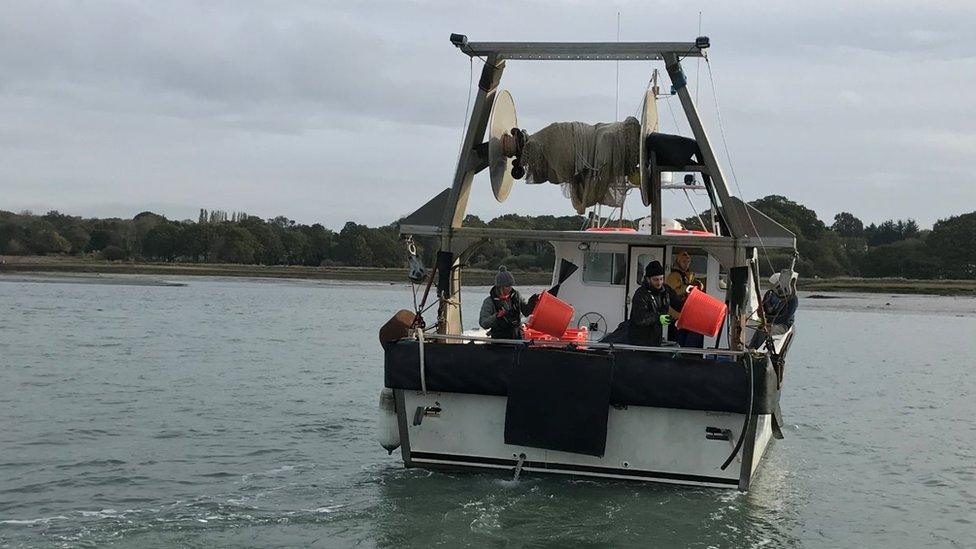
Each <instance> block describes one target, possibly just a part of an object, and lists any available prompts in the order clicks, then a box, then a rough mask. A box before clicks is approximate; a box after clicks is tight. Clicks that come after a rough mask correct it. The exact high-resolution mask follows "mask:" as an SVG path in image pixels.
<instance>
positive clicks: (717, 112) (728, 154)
mask: <svg viewBox="0 0 976 549" xmlns="http://www.w3.org/2000/svg"><path fill="white" fill-rule="evenodd" d="M705 67H706V68H707V69H708V81H709V83H710V84H711V87H712V99H713V100H714V102H715V115H716V117H717V118H718V129H719V132H720V133H721V134H722V146H723V147H725V158H727V159H728V161H729V171H730V172H731V173H732V181H734V182H735V188H736V190H738V191H739V197H740V200H742V203H743V205H744V206H745V207H744V208H743V209H744V210H745V212H746V217H748V218H749V224H750V225H752V231H753V233H754V234H755V235H756V238H757V239H759V247H760V248H762V251H763V255H764V256H766V263H767V264H768V265H769V270H770V271H772V272H776V269H775V268H774V267H773V262H772V261H771V260H770V259H769V252H768V251H767V250H766V245H765V244H764V243H763V238H762V235H761V234H759V229H757V228H756V222H755V221H753V219H752V214H751V213H750V212H749V205H748V204H747V203H746V202H745V200H744V199H742V198H741V197H742V196H743V194H742V187H741V186H739V178H738V177H736V175H735V165H734V164H733V163H732V153H731V152H729V142H728V140H727V139H726V138H725V124H724V123H723V122H722V111H721V109H719V106H718V94H716V93H715V77H714V76H713V75H712V62H711V60H710V59H709V58H708V56H707V55H706V56H705Z"/></svg>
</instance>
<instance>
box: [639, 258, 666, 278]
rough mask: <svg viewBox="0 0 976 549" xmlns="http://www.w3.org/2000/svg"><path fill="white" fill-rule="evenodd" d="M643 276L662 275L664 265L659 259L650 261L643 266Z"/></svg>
mask: <svg viewBox="0 0 976 549" xmlns="http://www.w3.org/2000/svg"><path fill="white" fill-rule="evenodd" d="M644 276H664V266H663V265H661V262H660V261H656V260H655V261H651V262H650V263H648V264H647V267H645V268H644Z"/></svg>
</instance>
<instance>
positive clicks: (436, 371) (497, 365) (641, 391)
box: [384, 339, 779, 418]
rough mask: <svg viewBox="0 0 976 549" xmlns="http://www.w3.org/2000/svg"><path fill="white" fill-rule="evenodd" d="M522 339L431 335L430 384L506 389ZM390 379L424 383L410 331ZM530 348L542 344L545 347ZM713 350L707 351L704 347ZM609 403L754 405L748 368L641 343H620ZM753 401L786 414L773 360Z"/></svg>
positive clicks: (393, 354) (398, 384)
mask: <svg viewBox="0 0 976 549" xmlns="http://www.w3.org/2000/svg"><path fill="white" fill-rule="evenodd" d="M523 347H524V346H523V345H505V344H491V345H480V344H474V343H465V344H446V343H430V342H428V343H427V344H426V345H425V347H424V353H425V357H426V365H427V367H426V375H427V379H426V381H427V389H428V390H430V391H443V392H448V393H468V394H480V395H498V396H506V395H508V394H509V389H510V385H509V382H510V378H511V376H512V372H513V369H514V368H515V363H516V359H517V354H518V353H520V352H525V351H522V350H521V349H522V348H523ZM384 348H385V383H386V386H387V387H390V388H392V389H410V390H419V389H420V352H419V349H418V348H417V342H416V341H413V340H408V339H404V340H401V341H398V342H396V343H387V344H385V345H384ZM526 350H532V351H533V352H534V351H539V350H543V349H539V348H536V349H532V348H531V347H529V348H527V349H526ZM562 352H563V353H567V354H576V355H579V356H583V357H586V358H584V359H583V360H594V361H600V360H604V359H605V357H607V356H609V355H610V354H611V353H607V352H605V351H595V350H579V351H562ZM703 352H707V351H703ZM612 356H613V379H612V381H611V388H610V403H611V404H618V405H632V406H654V407H660V408H678V409H685V410H706V411H714V412H734V413H740V414H741V413H745V412H747V411H748V409H749V374H748V371H749V370H748V368H747V366H746V364H745V362H743V360H744V359H740V362H725V361H720V360H714V359H704V358H701V357H695V356H686V355H682V356H680V357H677V358H676V357H674V356H672V355H671V354H666V353H653V352H640V351H620V350H618V351H613V353H612ZM752 383H753V407H752V411H753V412H754V413H757V414H769V413H773V414H775V415H776V416H777V418H778V416H779V390H778V388H777V383H776V373H775V371H774V370H773V367H772V364H770V363H769V361H767V360H757V361H756V362H755V364H754V365H753V375H752Z"/></svg>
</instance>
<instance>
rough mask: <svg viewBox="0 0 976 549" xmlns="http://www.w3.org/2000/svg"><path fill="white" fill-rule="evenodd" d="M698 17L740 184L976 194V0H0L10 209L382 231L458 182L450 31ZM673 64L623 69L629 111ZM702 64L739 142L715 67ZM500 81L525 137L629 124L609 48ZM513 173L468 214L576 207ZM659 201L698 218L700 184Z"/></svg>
mask: <svg viewBox="0 0 976 549" xmlns="http://www.w3.org/2000/svg"><path fill="white" fill-rule="evenodd" d="M699 9H700V10H701V11H702V12H703V17H702V28H703V31H702V32H703V34H706V35H708V36H710V37H711V40H712V49H711V50H710V56H711V67H712V73H713V76H714V81H715V84H716V92H717V95H718V99H719V103H718V104H719V106H720V107H721V113H722V118H723V120H724V123H725V130H726V135H727V137H728V142H729V148H730V150H731V153H732V157H733V158H732V159H733V167H734V168H735V172H736V175H737V176H738V180H739V183H740V185H741V187H742V194H743V195H744V197H745V198H746V199H754V198H758V197H761V196H765V195H767V194H771V193H776V194H782V195H786V196H787V197H790V198H791V199H793V200H796V201H798V202H800V203H803V204H805V205H807V206H809V207H811V208H813V209H814V210H816V211H817V213H818V214H819V215H820V217H821V219H824V220H825V221H827V222H828V224H829V223H830V221H831V220H832V219H833V215H834V214H835V213H837V212H838V211H842V210H848V211H852V212H854V213H855V214H857V215H858V216H860V217H861V218H862V219H863V220H864V221H865V222H871V221H880V220H883V219H886V218H889V217H893V218H907V217H912V218H915V219H917V220H918V221H919V223H920V224H921V225H923V226H929V225H931V223H932V222H934V221H935V220H937V219H939V218H940V217H946V216H948V215H951V214H958V213H962V212H966V211H972V210H974V209H976V184H974V183H976V182H974V179H973V176H972V173H973V172H974V169H976V109H974V107H973V105H972V97H973V95H974V93H976V92H974V90H976V53H974V52H976V38H974V36H976V33H974V32H973V30H972V29H973V28H976V3H973V2H954V3H943V2H900V1H898V0H885V1H881V2H871V1H860V2H849V1H844V2H829V1H821V2H816V3H811V2H803V3H792V2H791V3H786V2H763V3H758V2H754V3H742V2H735V3H734V5H733V3H727V2H722V3H710V2H701V3H698V4H696V3H692V2H674V1H667V2H647V1H641V2H632V3H627V2H622V3H615V4H611V3H609V2H603V1H597V2H568V3H567V2H541V3H530V2H498V1H493V2H488V1H484V2H480V3H467V2H460V1H445V2H437V1H432V2H403V1H398V2H393V3H389V4H387V3H375V2H369V3H367V2H355V1H348V0H346V1H342V2H328V1H314V2H284V1H268V2H260V1H259V2H245V1H241V0H233V1H226V2H220V1H212V2H203V1H198V2H182V1H167V2H157V1H148V0H146V1H142V2H138V1H131V2H95V1H86V0H71V1H65V2H57V1H49V2H48V1H45V2H38V1H36V0H31V1H23V2H22V1H18V0H4V1H3V2H0V209H5V210H14V211H19V210H23V209H30V210H33V211H34V212H35V213H42V212H45V211H47V210H50V209H58V210H61V211H63V212H65V213H70V214H74V215H84V216H119V217H131V216H133V215H134V214H136V213H138V212H140V211H143V210H147V209H148V210H152V211H155V212H158V213H162V214H164V215H166V216H167V217H169V218H173V219H184V218H193V219H195V218H196V215H197V212H198V210H199V208H208V209H223V210H227V211H246V212H248V213H251V214H253V215H258V216H261V217H265V218H267V217H272V216H275V215H285V216H288V217H290V218H292V219H296V220H298V221H300V222H304V223H314V222H319V223H322V224H324V225H326V226H328V227H332V228H339V227H341V226H342V224H343V223H344V222H345V221H346V220H355V221H357V222H361V223H367V224H369V225H377V224H386V223H388V222H390V221H392V220H394V219H396V218H397V217H399V216H401V215H405V214H408V213H410V212H411V211H413V210H414V209H416V208H417V207H419V206H420V205H422V204H423V203H424V202H425V201H426V200H427V199H428V198H430V197H431V196H433V195H434V194H436V193H437V192H439V191H440V190H442V189H443V188H445V187H448V186H450V184H451V177H452V175H453V170H454V163H455V161H456V156H457V149H458V144H459V139H460V135H461V130H462V122H463V119H464V116H465V105H466V99H467V94H468V89H469V76H470V70H471V67H470V65H469V60H468V58H467V57H466V56H463V55H461V54H460V53H459V52H458V51H457V50H456V49H455V48H454V47H453V46H451V44H450V43H449V41H448V36H449V34H450V33H451V32H460V33H464V34H467V35H468V37H469V38H470V39H471V40H472V41H486V40H552V41H596V40H614V39H615V38H616V27H617V21H616V19H617V17H616V13H617V11H619V12H620V13H621V24H620V37H621V39H622V40H624V41H684V40H693V39H694V37H695V36H696V35H697V34H698V32H697V30H698V10H699ZM656 66H660V64H655V63H652V62H629V63H621V64H620V95H619V111H620V117H621V118H623V117H625V116H627V115H628V114H632V113H633V112H634V111H635V110H636V107H637V105H638V102H639V100H640V98H641V95H642V93H643V90H644V87H645V85H646V82H647V80H648V77H649V75H650V71H651V70H652V69H653V68H654V67H656ZM662 68H663V67H662ZM685 69H686V72H687V73H688V75H689V77H690V80H691V84H690V85H691V86H692V87H693V88H694V87H695V86H696V85H697V83H698V80H700V87H699V92H698V93H699V103H700V108H701V111H702V113H703V116H704V118H705V120H706V123H707V124H708V126H709V131H710V134H711V137H712V140H713V143H714V145H715V147H716V149H718V151H719V152H720V153H721V154H722V157H723V158H724V152H723V151H722V144H721V136H720V133H719V128H718V125H717V123H716V117H715V112H716V111H715V101H714V98H713V95H712V92H711V85H710V83H709V80H708V78H707V70H706V66H705V65H704V64H702V65H701V68H700V75H701V76H700V78H696V74H697V73H698V70H699V69H698V67H697V65H696V63H695V61H691V60H688V61H686V62H685ZM479 70H480V62H478V61H475V62H474V76H475V79H477V76H478V72H479ZM501 87H502V88H506V89H509V90H510V91H511V92H512V95H513V97H514V98H515V103H516V107H517V109H518V112H519V122H520V125H521V126H522V127H524V128H526V129H527V130H529V131H530V132H531V131H535V130H538V129H539V128H541V127H542V126H544V125H545V124H548V123H549V122H554V121H564V120H584V121H588V122H600V121H611V120H613V118H614V113H615V98H614V90H615V66H614V64H613V63H610V62H593V63H566V62H552V63H540V62H525V61H513V62H509V63H508V66H507V68H506V72H505V78H503V80H502V86H501ZM666 87H667V85H665V88H666ZM672 101H673V107H674V109H675V114H676V115H677V117H678V118H680V117H681V112H680V109H679V105H678V103H677V99H676V98H675V99H673V100H672ZM660 109H661V119H662V131H667V132H674V131H675V125H674V122H673V121H672V118H671V115H670V113H669V111H668V108H667V103H661V106H660ZM677 131H680V132H682V133H685V134H687V132H688V131H687V126H686V125H679V126H678V127H677ZM725 167H726V172H727V174H729V170H728V164H725ZM517 185H518V186H517V187H516V188H515V190H514V191H513V192H512V194H511V197H510V198H509V200H508V202H506V203H505V204H497V203H496V202H495V201H494V199H493V198H492V196H491V193H490V186H489V184H488V181H487V179H486V177H485V176H479V177H478V178H476V180H475V189H474V191H473V193H472V198H471V201H470V203H469V211H470V212H471V213H475V214H478V215H481V216H482V217H485V218H489V217H492V216H494V215H497V214H499V213H503V212H518V213H527V214H538V213H554V214H570V213H572V207H571V206H570V204H569V202H568V200H566V199H564V198H563V197H562V195H561V193H560V192H559V190H558V187H555V186H551V185H545V186H525V185H522V184H517ZM733 190H734V187H733ZM704 204H705V202H704V201H702V200H701V199H700V198H699V199H698V205H700V206H702V207H704ZM665 207H666V208H667V209H668V210H666V214H665V215H666V216H667V215H668V214H671V215H670V216H671V217H685V216H687V215H689V211H690V207H689V206H688V204H687V202H686V201H685V199H684V197H683V196H672V197H670V198H669V199H668V201H667V203H666V204H665ZM627 213H628V215H629V216H632V217H636V216H638V215H641V214H642V210H641V208H640V207H639V199H637V198H636V197H635V198H634V199H632V200H631V204H630V205H629V208H628V212H627Z"/></svg>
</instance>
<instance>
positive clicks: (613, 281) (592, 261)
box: [583, 252, 627, 286]
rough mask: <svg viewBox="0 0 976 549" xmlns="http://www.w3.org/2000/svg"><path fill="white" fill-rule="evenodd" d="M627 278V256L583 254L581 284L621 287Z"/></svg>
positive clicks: (603, 253) (598, 253)
mask: <svg viewBox="0 0 976 549" xmlns="http://www.w3.org/2000/svg"><path fill="white" fill-rule="evenodd" d="M626 276H627V254H625V253H614V252H585V253H584V254H583V282H584V283H586V284H610V285H613V286H622V285H623V284H624V281H625V280H626Z"/></svg>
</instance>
